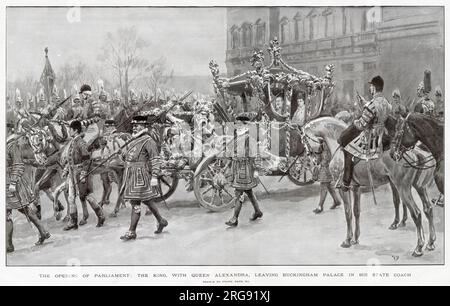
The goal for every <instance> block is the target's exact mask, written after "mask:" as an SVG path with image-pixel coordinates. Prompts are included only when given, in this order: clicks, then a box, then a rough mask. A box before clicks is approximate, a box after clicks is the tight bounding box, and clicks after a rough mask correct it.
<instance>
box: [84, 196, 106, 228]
mask: <svg viewBox="0 0 450 306" xmlns="http://www.w3.org/2000/svg"><path fill="white" fill-rule="evenodd" d="M86 201H88V203H89V205H90V206H91V208H92V209H93V210H94V212H95V215H96V216H97V227H102V226H103V224H104V223H105V220H106V218H105V215H104V214H103V209H102V208H101V206H100V205H98V204H97V203H96V202H95V199H94V198H92V197H91V196H88V197H86Z"/></svg>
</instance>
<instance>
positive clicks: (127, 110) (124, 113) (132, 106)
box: [114, 90, 139, 134]
mask: <svg viewBox="0 0 450 306" xmlns="http://www.w3.org/2000/svg"><path fill="white" fill-rule="evenodd" d="M138 110H139V102H138V97H137V95H136V93H135V92H134V90H130V100H129V106H128V107H124V108H123V109H122V110H121V111H120V112H119V113H118V114H117V115H116V117H114V120H115V121H116V123H117V131H118V132H123V133H130V134H131V133H132V131H133V126H132V124H131V120H132V118H133V116H134V115H137V112H138Z"/></svg>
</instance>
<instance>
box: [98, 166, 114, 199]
mask: <svg viewBox="0 0 450 306" xmlns="http://www.w3.org/2000/svg"><path fill="white" fill-rule="evenodd" d="M100 179H101V180H102V185H103V194H102V200H101V202H100V206H103V205H109V196H110V195H111V191H112V186H111V180H110V179H109V176H108V172H103V173H101V174H100Z"/></svg>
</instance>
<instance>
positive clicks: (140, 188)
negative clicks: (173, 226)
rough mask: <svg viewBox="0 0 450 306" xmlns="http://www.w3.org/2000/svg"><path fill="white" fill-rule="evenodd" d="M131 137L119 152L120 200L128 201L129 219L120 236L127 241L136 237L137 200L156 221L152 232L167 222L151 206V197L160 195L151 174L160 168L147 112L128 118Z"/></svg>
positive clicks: (156, 232)
mask: <svg viewBox="0 0 450 306" xmlns="http://www.w3.org/2000/svg"><path fill="white" fill-rule="evenodd" d="M131 123H132V125H133V138H134V140H133V141H132V142H131V143H130V144H129V145H128V146H127V148H126V150H125V152H123V154H122V159H123V160H124V161H125V174H124V183H123V186H122V188H124V200H125V201H127V200H128V201H130V202H131V207H132V208H131V223H130V228H129V230H128V231H127V232H126V233H125V234H124V235H123V236H121V237H120V239H121V240H124V241H127V240H132V239H136V237H137V235H136V228H137V225H138V222H139V219H140V217H141V203H143V204H144V205H146V206H147V207H148V208H149V209H150V211H151V212H152V213H153V215H154V216H155V218H156V220H157V221H158V226H157V229H156V231H155V234H160V233H161V232H162V230H163V229H164V228H165V227H166V226H167V225H168V222H167V220H166V219H164V218H163V217H162V216H161V214H160V213H159V211H158V209H157V208H156V206H155V203H154V199H155V198H157V197H159V196H160V190H159V189H158V187H157V183H155V182H154V181H155V180H154V179H152V175H153V174H155V173H158V172H159V171H160V166H159V164H160V163H159V162H158V161H159V159H160V157H159V152H158V147H157V144H156V142H155V141H154V140H153V138H152V137H150V135H148V133H147V132H148V130H147V128H146V126H147V124H148V117H147V116H135V117H133V120H132V122H131Z"/></svg>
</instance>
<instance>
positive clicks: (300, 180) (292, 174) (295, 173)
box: [288, 157, 315, 186]
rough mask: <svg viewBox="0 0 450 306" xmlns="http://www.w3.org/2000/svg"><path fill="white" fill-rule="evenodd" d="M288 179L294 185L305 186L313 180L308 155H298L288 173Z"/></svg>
mask: <svg viewBox="0 0 450 306" xmlns="http://www.w3.org/2000/svg"><path fill="white" fill-rule="evenodd" d="M288 176H289V179H290V180H291V181H292V182H293V183H294V184H296V185H299V186H306V185H311V184H313V183H314V182H315V180H314V177H313V172H312V163H311V160H310V159H309V158H308V157H300V158H299V159H297V161H296V162H295V165H293V166H292V167H291V169H290V170H289V173H288Z"/></svg>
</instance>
